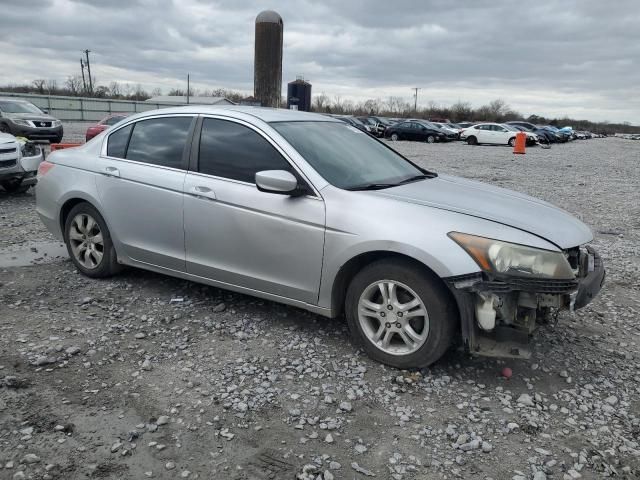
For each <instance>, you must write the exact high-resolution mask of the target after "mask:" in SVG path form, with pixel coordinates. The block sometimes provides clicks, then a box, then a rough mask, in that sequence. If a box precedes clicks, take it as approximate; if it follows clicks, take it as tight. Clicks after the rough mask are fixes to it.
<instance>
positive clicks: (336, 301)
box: [331, 250, 455, 317]
mask: <svg viewBox="0 0 640 480" xmlns="http://www.w3.org/2000/svg"><path fill="white" fill-rule="evenodd" d="M390 258H395V259H398V260H400V261H404V262H407V263H409V264H411V265H413V266H415V267H417V268H419V269H420V270H422V271H423V272H425V273H426V274H427V275H429V276H431V277H433V278H434V279H437V281H438V282H440V283H441V284H442V286H443V287H444V290H445V291H447V293H448V294H449V295H451V294H450V291H449V288H448V287H447V285H446V283H445V282H444V280H442V278H441V277H440V276H439V275H438V274H437V273H436V272H435V271H434V270H433V269H432V268H431V267H429V266H428V265H426V264H425V263H424V262H422V261H420V260H418V259H417V258H415V257H412V256H411V255H408V254H406V253H400V252H394V251H389V250H372V251H368V252H363V253H360V254H358V255H356V256H354V257H352V258H351V259H349V260H348V261H347V262H345V263H344V264H343V265H342V267H340V269H339V270H338V273H337V274H336V276H335V277H334V281H333V285H332V287H331V316H332V317H338V316H340V315H341V314H342V313H344V301H345V297H346V292H347V288H348V287H349V284H350V283H351V280H353V277H354V276H355V275H356V274H357V273H358V272H359V271H360V270H361V269H362V268H363V267H364V266H366V265H368V264H370V263H372V262H375V261H378V260H382V259H390ZM451 301H452V302H453V303H454V304H455V299H454V298H453V295H451Z"/></svg>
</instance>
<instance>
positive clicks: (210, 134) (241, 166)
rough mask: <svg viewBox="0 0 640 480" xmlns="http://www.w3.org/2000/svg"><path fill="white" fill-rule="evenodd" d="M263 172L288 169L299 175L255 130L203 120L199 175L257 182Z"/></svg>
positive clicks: (222, 121) (213, 119)
mask: <svg viewBox="0 0 640 480" xmlns="http://www.w3.org/2000/svg"><path fill="white" fill-rule="evenodd" d="M263 170H286V171H288V172H291V173H293V174H294V175H296V173H295V172H294V170H293V168H292V167H291V165H290V164H289V162H288V161H287V160H285V159H284V157H283V156H282V155H280V153H279V152H278V151H277V150H276V149H275V148H274V147H273V146H272V145H271V144H270V143H269V142H268V141H267V140H266V139H265V138H263V137H262V136H261V135H259V134H258V133H256V132H255V131H254V130H252V129H250V128H248V127H245V126H244V125H240V124H239V123H235V122H230V121H227V120H218V119H215V118H205V119H204V120H203V122H202V132H201V133H200V151H199V156H198V171H199V172H201V173H205V174H207V175H213V176H216V177H222V178H228V179H231V180H239V181H241V182H247V183H255V177H256V173H257V172H260V171H263Z"/></svg>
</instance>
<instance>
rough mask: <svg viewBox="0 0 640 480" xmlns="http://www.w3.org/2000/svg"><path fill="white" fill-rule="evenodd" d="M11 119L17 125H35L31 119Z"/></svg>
mask: <svg viewBox="0 0 640 480" xmlns="http://www.w3.org/2000/svg"><path fill="white" fill-rule="evenodd" d="M11 121H12V122H13V123H15V124H16V125H21V126H23V127H33V125H32V124H31V122H30V121H29V120H23V119H21V118H12V119H11Z"/></svg>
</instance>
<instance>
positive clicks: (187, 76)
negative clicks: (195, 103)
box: [187, 73, 189, 105]
mask: <svg viewBox="0 0 640 480" xmlns="http://www.w3.org/2000/svg"><path fill="white" fill-rule="evenodd" d="M187 105H189V74H188V73H187Z"/></svg>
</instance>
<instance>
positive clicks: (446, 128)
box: [431, 122, 458, 135]
mask: <svg viewBox="0 0 640 480" xmlns="http://www.w3.org/2000/svg"><path fill="white" fill-rule="evenodd" d="M431 123H433V124H434V125H437V126H438V127H440V128H441V129H443V130H444V131H445V132H447V133H453V134H455V135H458V130H456V129H455V128H453V127H450V126H449V125H447V124H446V123H441V122H431Z"/></svg>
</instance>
